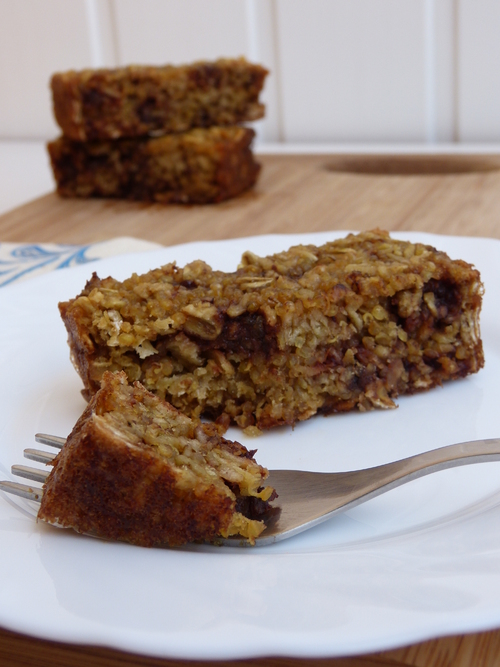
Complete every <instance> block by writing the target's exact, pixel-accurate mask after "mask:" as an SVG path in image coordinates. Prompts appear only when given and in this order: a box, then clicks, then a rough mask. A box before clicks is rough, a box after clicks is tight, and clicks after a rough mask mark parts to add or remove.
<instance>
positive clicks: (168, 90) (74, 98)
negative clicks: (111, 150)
mask: <svg viewBox="0 0 500 667" xmlns="http://www.w3.org/2000/svg"><path fill="white" fill-rule="evenodd" d="M267 74H268V71H267V70H266V69H265V68H264V67H261V66H260V65H254V64H252V63H249V62H247V61H246V60H245V59H244V58H238V59H227V58H221V59H219V60H216V61H213V62H197V63H193V64H190V65H180V66H174V65H165V66H162V67H153V66H139V65H135V66H129V67H122V68H118V69H99V70H90V69H89V70H83V71H78V72H77V71H69V72H63V73H57V74H54V75H53V77H52V79H51V90H52V99H53V107H54V115H55V118H56V120H57V123H58V124H59V126H60V128H61V130H62V131H63V134H64V135H65V136H66V137H68V138H69V139H73V140H74V141H93V140H99V139H118V138H120V137H139V136H144V135H149V134H156V135H157V134H165V133H171V132H185V131H187V130H189V129H191V128H194V127H210V126H213V125H234V124H237V123H241V122H245V121H254V120H257V119H259V118H262V116H263V115H264V105H263V104H262V103H260V102H259V94H260V92H261V90H262V87H263V85H264V80H265V77H266V75H267Z"/></svg>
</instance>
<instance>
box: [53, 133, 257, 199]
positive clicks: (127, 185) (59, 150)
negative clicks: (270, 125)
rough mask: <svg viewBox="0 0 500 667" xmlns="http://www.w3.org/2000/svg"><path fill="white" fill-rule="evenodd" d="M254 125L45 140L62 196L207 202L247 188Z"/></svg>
mask: <svg viewBox="0 0 500 667" xmlns="http://www.w3.org/2000/svg"><path fill="white" fill-rule="evenodd" d="M253 137H254V132H253V130H250V129H247V128H242V127H223V128H221V127H213V128H209V129H195V130H191V131H190V132H186V133H181V134H175V135H167V136H164V137H160V138H156V139H119V140H116V141H100V142H88V143H85V142H76V141H70V140H69V139H66V138H65V137H60V138H59V139H57V140H56V141H53V142H51V143H49V144H48V150H49V154H50V159H51V164H52V170H53V173H54V177H55V180H56V183H57V192H58V193H59V194H60V195H61V196H63V197H120V198H126V199H139V200H147V201H157V202H163V203H174V202H175V203H185V204H187V203H189V204H207V203H216V202H221V201H224V200H226V199H230V198H232V197H235V196H237V195H239V194H241V193H242V192H244V191H245V190H247V189H248V188H250V187H252V186H253V185H254V183H255V181H256V180H257V176H258V174H259V171H260V165H259V164H258V163H257V162H256V161H255V159H254V157H253V154H252V151H251V148H250V146H251V142H252V139H253Z"/></svg>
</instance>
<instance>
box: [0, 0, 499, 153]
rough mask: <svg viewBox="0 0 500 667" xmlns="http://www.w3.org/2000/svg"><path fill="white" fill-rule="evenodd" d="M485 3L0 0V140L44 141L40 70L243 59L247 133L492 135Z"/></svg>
mask: <svg viewBox="0 0 500 667" xmlns="http://www.w3.org/2000/svg"><path fill="white" fill-rule="evenodd" d="M499 35H500V2H499V0H16V1H15V2H13V1H12V0H0V91H1V93H0V94H1V103H0V138H3V139H6V138H7V139H9V138H10V139H34V138H43V139H45V138H51V137H53V136H55V135H56V134H57V128H56V126H55V124H54V122H53V120H52V116H51V103H50V97H49V93H48V80H49V78H50V75H51V73H52V72H54V71H60V70H66V69H71V68H76V69H79V68H84V67H99V66H117V65H125V64H129V63H150V64H163V63H167V62H172V63H182V62H189V61H192V60H196V59H204V58H206V59H213V58H216V57H218V56H238V55H245V56H246V57H247V58H249V59H251V60H253V61H258V62H261V63H263V64H264V65H266V66H268V67H269V69H270V70H271V71H272V74H271V76H270V77H269V78H268V81H267V84H266V90H265V94H264V97H265V101H266V102H267V107H268V111H267V117H266V120H265V121H263V122H261V123H260V127H259V141H260V142H336V143H346V142H348V143H352V142H363V143H364V144H366V143H370V142H378V143H380V142H396V143H398V142H406V143H408V142H412V143H415V142H416V143H431V144H433V143H436V142H438V143H439V142H496V141H500V66H499V65H500V39H499Z"/></svg>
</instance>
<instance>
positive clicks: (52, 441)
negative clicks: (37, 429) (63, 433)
mask: <svg viewBox="0 0 500 667" xmlns="http://www.w3.org/2000/svg"><path fill="white" fill-rule="evenodd" d="M35 440H36V442H39V443H40V444H41V445H49V447H55V448H56V449H62V448H63V446H64V443H65V442H66V438H59V437H58V436H57V435H48V434H47V433H37V434H36V435H35Z"/></svg>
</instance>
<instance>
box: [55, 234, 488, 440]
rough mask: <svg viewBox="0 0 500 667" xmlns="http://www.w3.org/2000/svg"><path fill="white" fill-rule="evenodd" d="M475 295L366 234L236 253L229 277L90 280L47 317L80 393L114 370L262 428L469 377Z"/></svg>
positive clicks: (473, 284) (435, 262) (190, 409)
mask: <svg viewBox="0 0 500 667" xmlns="http://www.w3.org/2000/svg"><path fill="white" fill-rule="evenodd" d="M482 290H483V288H482V284H481V280H480V275H479V272H478V271H477V270H476V269H474V268H473V267H472V266H471V265H469V264H467V263H466V262H464V261H461V260H455V261H454V260H451V259H450V258H449V257H448V256H447V255H446V254H445V253H443V252H439V251H438V250H435V249H434V248H432V247H430V246H426V245H422V244H419V243H416V244H414V243H409V242H404V241H398V240H394V239H391V238H390V236H389V234H387V233H386V232H382V231H374V232H367V233H362V234H359V235H349V236H347V237H346V238H344V239H341V240H337V241H332V242H330V243H326V244H325V245H323V246H321V247H315V246H312V245H306V246H296V247H293V248H290V250H288V251H285V252H282V253H278V254H276V255H272V256H269V257H257V256H256V255H254V254H252V253H250V252H247V253H245V254H244V255H243V258H242V263H241V265H240V268H238V270H237V271H236V272H235V273H223V272H220V271H213V270H212V269H211V268H210V267H209V266H208V265H207V264H205V263H204V262H202V261H195V262H192V263H191V264H188V265H186V266H185V267H184V268H179V267H177V266H175V265H174V264H168V265H166V266H164V267H162V268H160V269H157V270H154V271H151V272H149V273H147V274H145V275H142V276H137V275H133V276H132V277H131V278H129V279H128V280H125V281H123V282H118V281H117V280H114V279H113V278H105V279H103V280H101V279H99V278H98V277H97V276H96V275H95V274H94V276H93V278H92V279H91V280H90V281H89V282H88V284H87V286H86V287H85V289H84V290H83V292H82V293H81V295H80V296H78V297H77V298H75V299H73V300H71V301H68V302H66V303H61V304H60V312H61V315H62V318H63V320H64V323H65V325H66V328H67V330H68V333H69V345H70V348H71V356H72V359H73V362H74V364H75V366H76V368H77V370H78V372H79V374H80V376H81V378H82V380H83V383H84V387H85V388H84V395H85V396H87V397H88V398H90V397H91V396H92V395H93V394H94V393H95V392H96V391H97V390H98V389H99V386H100V381H101V377H102V375H103V373H104V371H106V370H111V371H115V370H122V369H123V370H124V371H125V372H126V373H127V375H128V377H129V378H130V379H131V380H140V381H141V382H142V383H143V384H144V385H145V386H146V387H147V388H148V389H149V390H151V391H153V392H155V393H156V394H158V395H159V396H161V397H166V398H167V399H168V400H169V401H170V402H171V403H172V404H173V405H175V406H176V407H177V408H179V409H180V410H182V411H183V412H185V413H186V414H188V415H192V416H199V415H208V416H210V417H212V418H215V419H219V421H220V422H221V423H226V424H227V423H229V422H230V421H232V422H235V423H236V424H238V425H239V426H241V427H253V426H257V427H259V428H270V427H273V426H278V425H280V424H294V423H295V422H297V421H299V420H303V419H308V418H309V417H311V416H312V415H314V414H315V413H317V412H323V413H332V412H340V411H347V410H352V409H355V408H359V409H360V410H368V409H371V408H374V407H379V408H389V407H394V405H395V404H394V400H393V399H394V398H396V397H397V396H398V395H401V394H411V393H414V392H418V391H424V390H427V389H430V388H431V387H434V386H436V385H440V384H442V383H443V382H444V381H446V380H451V379H457V378H462V377H464V376H466V375H468V374H469V373H475V372H476V371H478V370H479V369H480V368H481V367H482V366H483V364H484V358H483V349H482V343H481V339H480V333H479V312H480V307H481V299H482Z"/></svg>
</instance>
